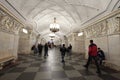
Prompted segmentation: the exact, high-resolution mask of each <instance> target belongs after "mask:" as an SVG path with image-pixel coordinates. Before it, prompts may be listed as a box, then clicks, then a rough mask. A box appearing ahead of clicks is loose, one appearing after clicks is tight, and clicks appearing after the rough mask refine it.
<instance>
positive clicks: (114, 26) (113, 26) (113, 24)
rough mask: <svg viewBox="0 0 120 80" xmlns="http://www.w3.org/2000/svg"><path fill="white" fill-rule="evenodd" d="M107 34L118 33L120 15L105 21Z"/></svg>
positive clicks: (119, 30) (119, 29)
mask: <svg viewBox="0 0 120 80" xmlns="http://www.w3.org/2000/svg"><path fill="white" fill-rule="evenodd" d="M107 26H108V34H115V33H119V32H120V14H119V15H116V16H114V17H112V18H109V19H107Z"/></svg>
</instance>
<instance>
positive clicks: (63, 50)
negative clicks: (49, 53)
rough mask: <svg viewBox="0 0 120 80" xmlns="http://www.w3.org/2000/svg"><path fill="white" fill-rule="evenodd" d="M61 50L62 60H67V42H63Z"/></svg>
mask: <svg viewBox="0 0 120 80" xmlns="http://www.w3.org/2000/svg"><path fill="white" fill-rule="evenodd" d="M60 52H61V56H62V62H65V60H64V57H65V53H66V47H65V44H63V46H62V47H60Z"/></svg>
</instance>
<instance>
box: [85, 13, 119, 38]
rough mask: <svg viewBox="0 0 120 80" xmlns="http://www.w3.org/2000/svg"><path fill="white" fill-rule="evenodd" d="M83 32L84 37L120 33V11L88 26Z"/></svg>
mask: <svg viewBox="0 0 120 80" xmlns="http://www.w3.org/2000/svg"><path fill="white" fill-rule="evenodd" d="M84 32H85V36H86V38H93V37H99V36H105V35H111V34H116V33H120V13H118V14H116V15H114V16H109V17H108V18H106V19H104V20H102V21H99V22H97V23H95V24H93V25H90V26H88V27H87V28H85V29H84Z"/></svg>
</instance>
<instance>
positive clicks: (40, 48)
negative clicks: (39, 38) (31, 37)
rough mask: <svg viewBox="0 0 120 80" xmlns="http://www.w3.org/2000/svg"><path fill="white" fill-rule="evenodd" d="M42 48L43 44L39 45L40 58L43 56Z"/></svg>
mask: <svg viewBox="0 0 120 80" xmlns="http://www.w3.org/2000/svg"><path fill="white" fill-rule="evenodd" d="M42 48H43V46H42V44H41V43H39V44H38V51H39V56H41V55H42Z"/></svg>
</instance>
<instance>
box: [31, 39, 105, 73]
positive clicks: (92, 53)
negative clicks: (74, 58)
mask: <svg viewBox="0 0 120 80" xmlns="http://www.w3.org/2000/svg"><path fill="white" fill-rule="evenodd" d="M48 47H49V44H48V43H46V44H45V45H44V57H46V56H48ZM31 49H32V50H33V51H34V54H36V53H37V52H39V55H40V56H41V55H42V49H43V45H42V44H38V46H37V47H36V46H35V45H33V46H32V48H31ZM37 49H38V50H37ZM71 50H72V45H71V44H70V45H69V46H68V47H67V48H66V47H65V44H63V45H62V46H60V52H61V59H62V61H61V62H62V63H64V62H65V60H64V57H65V55H66V53H67V56H69V58H70V59H71ZM93 60H94V62H95V65H96V67H97V73H101V70H100V65H102V63H103V60H105V55H104V52H103V51H102V50H101V49H100V48H97V45H96V44H95V43H94V42H93V40H90V45H89V47H88V60H87V63H86V64H85V65H84V67H85V68H86V69H88V67H89V65H90V63H91V62H92V61H93Z"/></svg>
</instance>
